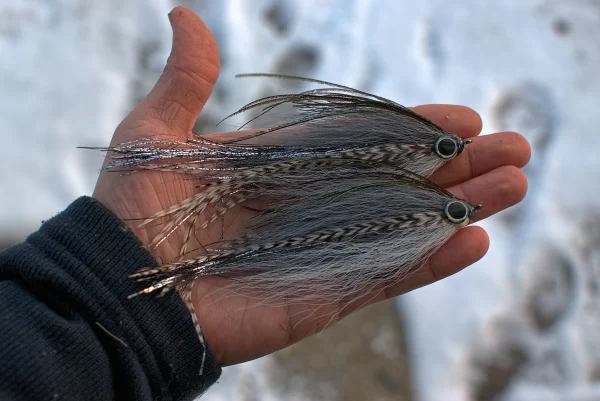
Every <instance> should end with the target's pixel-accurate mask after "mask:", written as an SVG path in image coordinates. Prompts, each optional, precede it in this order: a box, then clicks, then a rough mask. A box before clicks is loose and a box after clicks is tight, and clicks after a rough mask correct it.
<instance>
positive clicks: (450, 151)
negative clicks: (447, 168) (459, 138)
mask: <svg viewBox="0 0 600 401" xmlns="http://www.w3.org/2000/svg"><path fill="white" fill-rule="evenodd" d="M457 151H458V146H457V145H456V142H455V141H454V140H452V139H450V138H441V139H438V140H437V142H436V143H435V152H436V153H437V154H438V155H439V156H440V157H442V158H444V159H449V158H451V157H454V156H455V155H456V153H457Z"/></svg>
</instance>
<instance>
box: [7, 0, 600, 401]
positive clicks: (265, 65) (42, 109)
mask: <svg viewBox="0 0 600 401" xmlns="http://www.w3.org/2000/svg"><path fill="white" fill-rule="evenodd" d="M179 4H182V5H188V6H190V7H192V8H193V9H194V10H196V11H197V12H198V13H199V14H200V15H201V17H202V18H203V19H204V20H205V21H206V22H207V24H208V26H209V27H210V28H211V30H212V31H213V33H214V34H215V37H216V39H217V42H218V44H219V47H220V51H221V57H222V72H221V78H220V81H219V83H218V87H217V88H216V90H215V92H214V96H213V98H212V99H211V101H210V102H209V104H208V105H207V108H206V110H205V113H204V115H203V116H202V118H201V120H200V122H199V124H198V127H199V128H202V129H213V128H211V127H213V126H214V123H215V122H216V121H218V120H220V118H221V117H223V116H224V115H226V114H227V113H229V112H231V111H233V110H235V109H236V108H237V107H239V106H241V105H242V104H244V103H246V102H248V101H251V100H253V99H255V98H256V97H257V96H261V95H264V94H266V93H273V92H275V91H277V90H279V91H281V90H287V91H289V90H296V89H299V88H298V87H294V86H287V87H283V88H281V87H279V88H278V87H275V86H274V84H268V83H266V82H265V81H262V80H260V81H250V80H245V81H235V80H234V78H233V76H234V75H235V74H236V73H240V72H280V73H291V74H296V75H301V76H302V75H303V76H310V77H315V78H320V79H324V80H329V81H334V82H338V83H341V84H344V85H349V86H353V87H357V88H360V89H362V90H365V91H368V92H371V93H376V94H378V95H381V96H385V97H388V98H391V99H393V100H395V101H398V102H400V103H402V104H407V105H415V104H421V103H436V102H439V103H458V104H465V105H468V106H471V107H473V108H474V109H476V110H478V111H480V113H481V114H482V116H483V118H484V132H493V131H498V130H516V131H520V132H521V133H523V134H524V135H526V136H527V137H528V139H529V140H530V141H531V142H532V144H533V147H534V157H533V159H532V163H531V165H530V166H529V167H528V169H527V172H528V174H529V177H530V192H529V195H528V197H527V199H526V201H525V202H524V203H523V204H522V205H521V206H519V207H517V208H515V209H514V210H511V211H508V212H506V213H503V214H501V215H499V216H496V217H494V218H492V219H490V220H489V221H487V222H485V223H484V224H483V225H484V226H485V227H486V229H488V231H489V234H490V237H491V239H492V248H491V250H490V252H489V254H488V255H487V256H486V257H485V258H484V260H483V261H481V262H480V263H478V264H477V265H475V266H472V267H471V268H469V269H468V270H467V271H465V272H463V273H461V274H459V275H457V276H455V277H453V278H451V279H448V280H445V281H443V282H440V283H437V284H435V285H433V286H430V287H428V288H426V289H422V290H419V291H416V292H415V293H412V294H409V295H407V296H404V297H402V298H401V299H399V301H398V303H399V307H400V308H401V309H402V311H403V313H404V314H405V315H406V316H407V317H408V319H409V324H408V330H409V337H410V340H411V341H410V348H411V350H412V353H413V358H412V362H413V364H414V370H415V377H416V389H417V393H418V398H419V399H420V400H422V401H438V400H440V401H441V400H444V401H454V400H456V401H471V400H486V399H491V398H492V397H494V396H497V399H498V400H501V401H529V400H534V401H545V400H548V401H553V400H565V401H585V400H597V399H600V340H599V337H598V335H597V333H598V331H599V329H600V314H598V313H597V312H598V310H599V306H600V200H599V195H600V191H599V189H600V188H599V186H600V180H599V179H598V177H600V162H599V159H598V156H597V155H598V149H600V135H598V133H597V132H596V127H598V126H600V113H599V112H598V109H599V108H600V74H598V71H599V69H600V46H598V44H599V43H600V4H599V3H598V2H594V1H591V0H562V1H559V0H544V1H542V0H496V1H482V0H455V1H447V0H446V1H444V0H419V1H417V0H412V1H411V0H401V1H397V0H387V1H383V0H328V1H322V0H321V1H319V0H302V1H301V0H280V1H272V0H253V1H250V0H223V1H212V2H207V1H201V0H181V1H180V2H179ZM174 5H175V3H174V2H172V1H171V0H103V1H86V0H53V1H48V0H4V1H2V2H0V21H1V22H0V104H1V107H0V121H2V139H3V149H4V155H3V157H2V158H0V171H1V173H2V174H1V175H0V180H2V181H1V183H0V188H1V191H0V205H2V208H1V210H0V227H1V228H2V231H1V232H0V235H1V236H5V237H7V236H11V237H15V236H23V235H25V234H26V233H28V232H30V231H32V230H34V229H36V227H37V226H38V225H39V223H40V221H41V220H43V219H45V218H48V217H49V216H51V215H52V214H54V213H56V212H58V211H60V210H61V209H62V208H64V207H65V206H66V205H67V204H69V203H70V202H71V201H72V200H73V199H74V198H75V197H77V196H79V195H82V194H90V193H91V191H92V189H93V186H94V183H95V178H96V176H97V171H98V169H99V166H100V164H101V156H100V155H97V154H93V153H89V152H88V151H83V150H77V149H75V147H76V146H80V145H87V146H94V145H104V144H106V143H107V142H108V140H109V138H110V136H111V135H112V131H113V130H114V128H115V127H116V125H117V124H118V122H119V121H120V120H121V119H122V117H123V116H124V114H125V113H126V112H127V111H128V110H129V109H130V108H131V107H132V106H133V105H134V104H135V103H136V101H137V100H139V99H140V98H141V97H143V96H144V95H145V93H146V92H147V91H148V89H149V88H150V87H151V85H152V84H153V83H154V81H155V80H156V78H157V76H158V75H159V74H160V71H161V70H162V67H163V65H164V62H165V61H166V58H167V55H168V51H169V46H170V41H171V37H170V28H169V25H168V21H167V19H166V14H167V13H168V11H169V10H170V9H171V8H172V7H173V6H174ZM274 364H275V362H274V361H273V360H272V359H270V358H263V359H261V360H259V361H255V362H251V363H248V364H245V365H241V366H238V367H233V368H229V369H227V370H226V371H225V373H224V376H223V378H222V380H221V383H219V384H218V385H216V386H215V387H214V388H212V389H211V390H210V391H209V392H208V393H207V394H206V396H205V397H204V399H208V400H221V399H239V400H250V399H254V398H248V396H247V394H248V393H256V392H258V393H259V394H260V396H256V399H261V400H269V399H273V400H300V399H314V398H315V397H314V395H311V393H310V392H308V393H304V392H303V390H302V389H306V388H309V387H310V386H309V385H307V384H306V383H302V382H301V379H298V380H299V381H298V382H297V383H296V384H295V385H291V387H290V386H288V387H286V388H285V389H282V388H281V387H280V386H278V384H277V383H278V381H277V380H275V379H273V377H275V376H274V374H275V373H274V372H276V371H277V367H276V366H275V365H274ZM260 372H264V374H260ZM249 383H251V390H247V388H248V386H249V385H250V384H249ZM290 388H293V389H294V391H290ZM326 393H327V394H329V396H328V397H329V399H332V400H333V399H337V398H336V393H335V391H330V392H326Z"/></svg>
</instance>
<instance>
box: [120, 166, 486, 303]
mask: <svg viewBox="0 0 600 401" xmlns="http://www.w3.org/2000/svg"><path fill="white" fill-rule="evenodd" d="M325 170H326V171H325ZM317 176H318V177H320V178H319V179H316V180H315V178H316V177H317ZM248 191H256V194H257V195H260V196H266V197H267V198H268V199H269V202H268V205H267V206H266V207H265V208H264V209H262V210H257V211H256V213H257V215H256V216H255V217H254V218H253V219H252V223H251V226H250V227H249V228H250V230H251V231H252V232H251V233H250V234H248V235H246V236H243V237H241V238H237V239H233V240H225V241H222V242H221V244H220V248H219V249H207V253H206V254H205V255H202V256H199V257H196V258H193V259H187V260H181V261H175V262H172V263H168V264H165V265H162V266H160V267H157V268H149V269H146V270H142V271H140V272H138V273H135V274H133V275H132V276H131V277H132V278H135V279H137V280H139V281H151V282H152V284H150V285H148V286H147V287H146V288H145V289H144V290H142V291H140V292H139V293H137V294H133V295H132V296H136V295H139V294H143V293H151V292H154V291H157V290H163V291H167V290H169V289H172V288H178V287H181V286H185V285H186V284H189V283H191V282H193V281H195V280H198V279H202V278H203V277H208V276H220V277H227V278H230V279H231V285H230V287H229V288H230V289H231V291H232V293H238V292H243V293H245V294H248V293H254V294H260V295H257V297H258V298H260V299H261V302H267V303H269V304H276V303H278V302H283V300H286V301H285V302H288V301H289V300H290V299H293V300H294V301H295V302H304V303H311V302H312V303H314V302H324V301H337V300H339V299H342V298H347V297H350V298H353V297H357V296H359V295H360V294H364V293H366V292H369V291H372V290H376V289H381V288H384V287H385V286H389V285H392V284H394V283H396V282H398V281H399V280H401V279H403V278H405V277H406V276H407V275H408V274H410V273H411V272H413V271H414V268H415V267H418V266H420V265H422V264H423V263H425V261H426V260H427V259H428V258H429V257H430V256H431V255H432V254H433V253H434V252H435V251H436V250H437V249H438V248H439V247H440V246H441V245H442V244H443V243H444V242H446V241H447V240H448V239H449V238H450V237H451V236H452V235H453V234H454V233H455V232H456V231H457V230H459V229H460V228H461V227H464V226H466V225H467V224H470V223H471V222H472V221H473V220H474V214H475V212H476V211H477V210H478V209H479V208H480V207H481V205H476V206H472V205H470V204H469V203H468V202H466V201H465V200H462V199H458V198H456V197H455V196H453V195H452V194H451V193H450V192H448V191H446V190H445V189H443V188H441V187H439V186H437V185H436V184H434V183H433V182H431V181H429V180H427V179H426V178H424V177H421V176H418V175H416V174H414V173H411V172H408V171H406V170H398V169H397V168H395V167H390V166H386V165H370V164H365V162H364V161H361V160H344V161H343V162H340V163H338V164H335V165H328V166H327V167H326V168H324V167H313V174H310V175H308V176H306V175H303V174H298V175H296V174H290V175H289V176H288V177H287V179H286V185H277V184H275V185H272V183H270V182H269V180H268V179H263V180H259V179H257V180H255V181H254V184H253V188H252V189H248ZM231 193H233V192H231ZM229 196H237V193H236V195H224V198H225V199H227V198H228V197H229Z"/></svg>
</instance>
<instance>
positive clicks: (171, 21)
mask: <svg viewBox="0 0 600 401" xmlns="http://www.w3.org/2000/svg"><path fill="white" fill-rule="evenodd" d="M171 13H172V12H171ZM171 13H169V14H167V16H168V17H169V22H170V23H171V28H172V27H173V20H172V19H171V18H172V17H173V16H172V15H171Z"/></svg>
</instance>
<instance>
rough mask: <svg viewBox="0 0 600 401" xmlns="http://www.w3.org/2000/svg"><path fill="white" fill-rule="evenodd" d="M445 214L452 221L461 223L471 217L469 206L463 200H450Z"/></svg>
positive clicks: (445, 208)
mask: <svg viewBox="0 0 600 401" xmlns="http://www.w3.org/2000/svg"><path fill="white" fill-rule="evenodd" d="M444 214H445V215H446V218H447V219H448V220H450V221H451V222H452V223H455V224H461V223H464V222H465V220H467V218H468V217H469V206H468V205H466V204H465V203H464V202H461V201H450V202H448V203H446V206H445V207H444Z"/></svg>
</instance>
